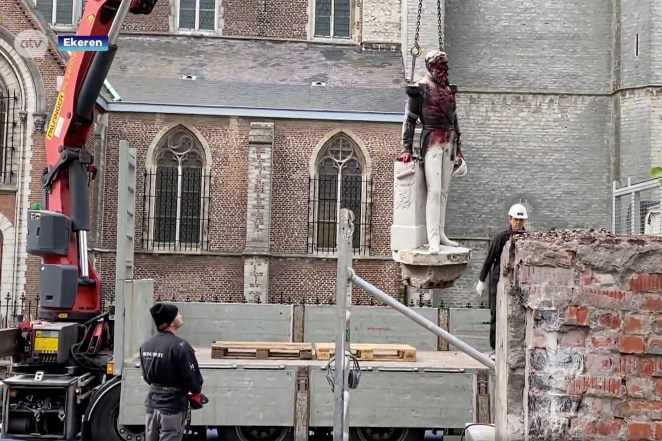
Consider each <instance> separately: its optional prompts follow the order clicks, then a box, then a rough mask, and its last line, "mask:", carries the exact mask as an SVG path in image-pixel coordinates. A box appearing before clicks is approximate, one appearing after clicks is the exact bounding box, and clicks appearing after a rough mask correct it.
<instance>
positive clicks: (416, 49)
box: [409, 0, 440, 84]
mask: <svg viewBox="0 0 662 441" xmlns="http://www.w3.org/2000/svg"><path fill="white" fill-rule="evenodd" d="M439 1H440V0H437V4H439ZM422 10H423V0H418V16H417V17H416V32H415V33H414V46H412V48H411V51H410V53H411V73H410V78H409V84H414V71H415V70H416V58H418V57H419V56H420V55H421V46H420V45H419V44H418V37H419V33H420V31H421V12H422Z"/></svg>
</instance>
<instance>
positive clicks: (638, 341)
mask: <svg viewBox="0 0 662 441" xmlns="http://www.w3.org/2000/svg"><path fill="white" fill-rule="evenodd" d="M645 349H646V346H645V345H644V339H643V338H642V337H639V336H635V335H623V336H621V337H619V338H618V350H619V351H620V352H621V353H623V354H643V353H644V350H645Z"/></svg>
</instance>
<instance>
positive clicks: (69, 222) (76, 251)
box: [28, 0, 156, 321]
mask: <svg viewBox="0 0 662 441" xmlns="http://www.w3.org/2000/svg"><path fill="white" fill-rule="evenodd" d="M155 4H156V0H124V2H121V0H106V1H98V0H88V1H87V2H86V4H85V9H84V11H83V15H82V17H81V20H80V24H79V26H78V29H77V32H76V35H77V36H92V37H103V36H107V37H108V51H100V52H71V55H70V57H69V60H68V62H67V67H66V70H65V73H64V77H63V79H62V83H61V86H60V89H59V92H58V95H57V99H56V101H55V106H54V109H53V113H52V114H51V118H50V120H49V123H48V128H47V131H46V141H45V149H46V162H47V168H46V169H45V170H44V174H43V176H42V183H43V186H44V193H45V194H44V196H45V198H44V202H45V207H43V208H44V211H39V210H33V211H31V212H30V213H29V219H34V220H35V221H36V222H39V224H38V226H37V224H35V227H34V228H33V229H32V230H33V231H31V232H30V231H29V233H28V235H29V237H30V235H32V236H33V238H32V240H30V238H29V240H28V242H29V244H28V248H29V250H28V252H30V253H31V254H35V255H39V256H41V257H42V259H43V264H42V269H41V272H40V273H41V274H40V292H39V312H38V317H39V318H40V319H47V320H76V321H78V320H80V321H85V320H87V319H89V318H91V317H94V316H97V315H98V314H100V312H101V283H100V280H99V276H98V274H97V272H96V271H95V269H94V267H93V265H92V264H91V263H90V262H89V260H88V250H87V233H88V231H89V230H90V220H89V200H88V191H87V189H88V185H89V181H90V175H92V177H93V175H94V173H95V171H96V168H95V167H94V165H93V162H94V158H93V156H92V154H91V153H90V152H88V151H87V150H86V149H85V143H86V141H87V139H88V136H89V134H90V130H91V128H92V124H93V123H94V106H95V104H96V100H97V97H98V96H99V93H100V91H101V88H102V87H103V83H104V81H105V79H106V75H107V74H108V71H109V70H110V66H111V64H112V61H113V58H114V55H115V53H116V51H117V45H116V44H115V43H116V40H117V37H118V36H119V31H120V28H121V25H122V23H123V21H124V19H125V18H126V15H127V13H129V12H130V13H133V14H144V15H147V14H150V13H151V12H152V10H153V8H154V6H155ZM29 223H30V222H29ZM28 228H29V229H30V225H28ZM35 230H41V232H36V231H35ZM67 235H68V242H65V240H66V237H67ZM58 236H60V237H58ZM63 236H64V237H63Z"/></svg>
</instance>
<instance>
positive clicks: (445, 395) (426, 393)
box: [119, 346, 489, 441]
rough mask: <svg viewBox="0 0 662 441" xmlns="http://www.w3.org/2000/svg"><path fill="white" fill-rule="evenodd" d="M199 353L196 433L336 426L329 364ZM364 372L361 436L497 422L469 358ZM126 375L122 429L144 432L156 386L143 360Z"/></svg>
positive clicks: (438, 355) (353, 412)
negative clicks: (147, 378) (148, 399)
mask: <svg viewBox="0 0 662 441" xmlns="http://www.w3.org/2000/svg"><path fill="white" fill-rule="evenodd" d="M194 349H195V351H196V356H197V358H198V362H199V365H200V370H201V372H202V375H203V378H204V387H203V391H204V393H205V394H206V395H207V396H208V397H209V400H210V402H209V403H208V404H207V405H205V407H204V408H203V409H202V410H199V411H194V412H193V414H192V422H191V424H192V426H198V427H201V426H206V427H207V428H218V429H219V430H221V431H223V433H224V436H229V437H231V438H237V439H238V440H240V441H251V440H250V437H249V436H248V435H246V434H244V435H241V432H242V430H243V431H246V433H248V429H247V428H248V427H250V426H260V427H262V428H269V430H270V432H269V433H272V434H275V433H279V434H281V435H279V436H275V435H274V436H272V437H268V438H269V440H270V441H274V440H277V441H281V440H287V439H295V440H297V441H299V440H307V439H308V435H309V433H310V432H311V431H312V432H318V431H319V432H325V431H329V430H331V428H332V427H333V411H334V395H333V392H332V389H331V386H330V384H329V382H328V379H327V365H328V364H329V361H328V360H317V359H312V360H302V359H256V358H243V357H228V358H220V359H219V358H212V351H211V347H200V346H197V347H194ZM359 365H360V368H361V380H360V383H359V386H358V388H357V389H353V390H351V391H350V401H349V424H350V427H352V428H353V433H358V432H359V431H363V432H365V431H366V430H367V431H368V432H370V431H374V430H382V431H384V430H390V431H393V435H392V437H391V438H392V439H393V440H396V441H403V440H415V439H417V440H418V439H422V438H421V437H422V433H423V431H425V430H429V429H444V430H446V431H448V429H461V428H462V427H464V425H465V424H466V423H467V422H470V421H479V420H484V421H485V422H487V421H488V420H489V397H488V387H487V381H488V370H487V368H486V367H485V366H483V365H482V364H481V363H479V362H477V361H476V360H474V359H473V358H471V357H469V356H468V355H466V354H464V353H463V352H459V351H429V350H427V351H426V350H423V351H421V350H419V351H417V353H416V361H396V360H383V361H381V360H370V361H367V360H366V361H361V360H359ZM332 367H333V366H332ZM122 371H123V372H122V375H123V380H122V395H121V396H122V400H121V406H120V417H119V419H120V423H121V424H123V425H127V426H130V425H140V424H142V423H143V421H144V405H143V403H144V398H145V395H146V393H147V390H148V386H147V385H146V384H145V383H144V381H142V379H141V373H140V367H139V363H138V359H135V358H134V359H131V360H128V361H126V362H125V363H124V366H123V370H122ZM264 430H265V431H267V429H264ZM265 433H266V432H265ZM368 436H369V435H367V434H365V435H363V436H360V438H367V437H368Z"/></svg>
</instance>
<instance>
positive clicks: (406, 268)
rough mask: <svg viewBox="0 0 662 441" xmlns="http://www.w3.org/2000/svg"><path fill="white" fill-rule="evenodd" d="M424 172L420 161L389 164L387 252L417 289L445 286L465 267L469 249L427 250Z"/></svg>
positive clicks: (469, 255) (444, 247) (469, 256)
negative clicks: (390, 209)
mask: <svg viewBox="0 0 662 441" xmlns="http://www.w3.org/2000/svg"><path fill="white" fill-rule="evenodd" d="M426 197H427V191H426V187H425V173H424V169H423V164H421V163H419V162H409V163H407V164H405V163H402V162H399V161H396V162H395V165H394V167H393V225H391V252H392V253H393V260H395V261H396V262H399V263H400V268H401V271H402V276H403V278H405V279H408V280H409V284H410V285H411V286H413V287H415V288H420V289H438V288H448V287H449V286H452V285H453V282H455V280H457V279H458V278H459V277H460V276H461V275H462V273H463V272H464V271H465V270H466V268H467V265H468V264H469V260H470V259H471V250H470V249H469V248H463V247H447V246H443V245H442V246H441V247H440V249H439V253H430V251H429V250H428V245H427V231H426V222H425V201H426Z"/></svg>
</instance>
